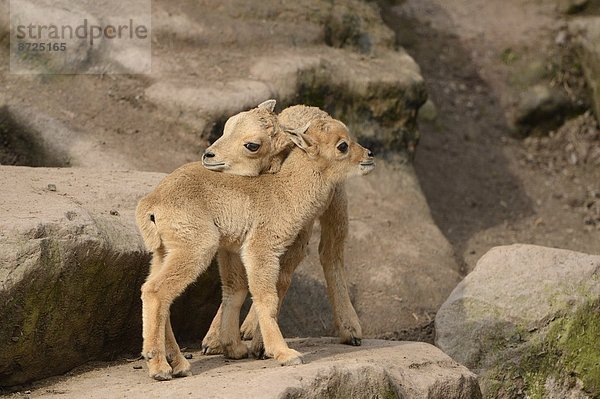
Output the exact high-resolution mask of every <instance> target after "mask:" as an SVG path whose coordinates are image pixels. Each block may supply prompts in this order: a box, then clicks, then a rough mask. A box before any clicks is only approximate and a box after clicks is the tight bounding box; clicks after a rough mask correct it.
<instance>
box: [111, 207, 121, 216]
mask: <svg viewBox="0 0 600 399" xmlns="http://www.w3.org/2000/svg"><path fill="white" fill-rule="evenodd" d="M110 214H111V215H113V216H119V211H117V210H116V209H111V210H110Z"/></svg>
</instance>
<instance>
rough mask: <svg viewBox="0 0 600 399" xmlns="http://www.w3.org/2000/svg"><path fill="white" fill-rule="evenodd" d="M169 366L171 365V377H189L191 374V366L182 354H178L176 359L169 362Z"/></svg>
mask: <svg viewBox="0 0 600 399" xmlns="http://www.w3.org/2000/svg"><path fill="white" fill-rule="evenodd" d="M171 367H173V377H175V378H182V377H189V376H191V375H192V366H191V365H190V362H188V361H187V359H186V358H185V357H184V356H183V355H181V354H180V355H179V356H178V357H177V360H175V361H174V362H173V363H171Z"/></svg>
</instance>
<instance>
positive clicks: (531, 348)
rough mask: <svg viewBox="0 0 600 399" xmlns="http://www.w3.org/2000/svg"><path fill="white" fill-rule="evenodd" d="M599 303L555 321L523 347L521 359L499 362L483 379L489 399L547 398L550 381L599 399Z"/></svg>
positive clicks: (583, 307) (519, 357)
mask: <svg viewBox="0 0 600 399" xmlns="http://www.w3.org/2000/svg"><path fill="white" fill-rule="evenodd" d="M599 343H600V301H598V300H595V301H593V302H590V303H588V304H586V305H584V306H582V307H580V308H579V309H578V310H577V311H576V312H575V313H574V314H569V315H565V316H562V317H559V318H556V319H554V320H552V321H550V323H549V324H548V326H547V327H546V328H544V332H540V333H539V334H535V335H533V336H532V337H531V339H530V340H529V341H528V342H527V343H526V344H524V348H525V349H524V350H523V351H520V355H519V356H517V357H514V358H513V359H510V360H505V361H502V362H499V363H500V365H499V366H497V367H496V368H495V369H493V370H491V371H490V372H488V373H486V375H485V376H484V377H483V378H484V379H485V380H486V381H485V382H484V384H485V386H486V388H487V389H486V390H485V391H486V395H485V396H486V397H489V398H501V397H511V398H518V397H525V396H527V397H529V398H544V397H546V396H547V392H546V389H547V388H546V386H547V382H548V381H549V380H551V379H553V380H554V381H555V383H556V384H555V385H558V386H561V387H564V388H566V389H569V388H573V387H575V385H576V383H577V381H579V388H578V389H582V390H583V391H584V392H585V393H586V394H588V395H590V397H600V345H599Z"/></svg>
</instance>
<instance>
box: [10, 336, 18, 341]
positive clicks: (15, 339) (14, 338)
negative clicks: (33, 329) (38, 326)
mask: <svg viewBox="0 0 600 399" xmlns="http://www.w3.org/2000/svg"><path fill="white" fill-rule="evenodd" d="M10 340H11V341H12V342H19V337H11V339H10Z"/></svg>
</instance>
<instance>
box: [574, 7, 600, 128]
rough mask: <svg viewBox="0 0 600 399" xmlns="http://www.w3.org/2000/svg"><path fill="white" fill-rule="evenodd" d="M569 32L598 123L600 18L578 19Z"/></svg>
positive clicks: (599, 105)
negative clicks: (579, 60) (578, 57)
mask: <svg viewBox="0 0 600 399" xmlns="http://www.w3.org/2000/svg"><path fill="white" fill-rule="evenodd" d="M569 31H570V32H571V34H572V35H573V36H574V37H575V42H576V43H577V44H578V45H579V51H580V57H581V64H582V66H583V71H584V73H585V78H586V80H587V83H588V85H589V87H590V90H591V92H592V99H593V101H594V112H595V114H596V119H598V121H600V17H597V16H596V17H587V18H578V19H575V20H573V21H572V22H571V23H570V24H569Z"/></svg>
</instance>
